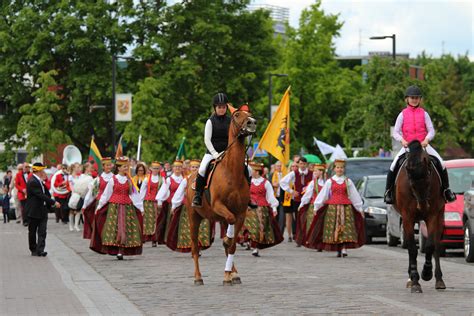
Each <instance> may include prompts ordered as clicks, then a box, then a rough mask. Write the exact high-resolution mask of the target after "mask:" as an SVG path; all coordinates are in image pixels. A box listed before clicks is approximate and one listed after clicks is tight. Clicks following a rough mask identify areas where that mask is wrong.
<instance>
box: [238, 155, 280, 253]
mask: <svg viewBox="0 0 474 316" xmlns="http://www.w3.org/2000/svg"><path fill="white" fill-rule="evenodd" d="M250 167H251V168H252V179H251V183H250V200H251V203H252V204H253V205H256V206H257V207H256V208H248V210H247V214H246V217H245V222H244V226H243V228H242V232H241V235H240V236H239V239H240V242H249V243H250V247H251V248H252V249H253V251H252V255H253V256H255V257H260V254H259V252H258V250H259V249H265V248H270V247H273V246H275V245H278V244H279V243H281V242H282V241H283V235H282V233H281V231H280V228H279V227H278V223H277V221H276V220H275V216H276V215H277V214H278V212H277V207H278V204H279V202H278V200H277V199H276V197H275V194H274V191H273V187H272V184H271V183H270V181H268V180H267V179H266V178H265V177H263V176H262V175H263V167H264V165H263V164H262V163H257V162H251V163H250Z"/></svg>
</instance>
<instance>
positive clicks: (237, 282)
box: [232, 277, 242, 284]
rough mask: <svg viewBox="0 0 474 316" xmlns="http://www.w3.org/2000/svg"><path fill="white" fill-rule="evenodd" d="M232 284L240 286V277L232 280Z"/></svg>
mask: <svg viewBox="0 0 474 316" xmlns="http://www.w3.org/2000/svg"><path fill="white" fill-rule="evenodd" d="M232 284H242V281H241V280H240V277H235V278H232Z"/></svg>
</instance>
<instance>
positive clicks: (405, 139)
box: [384, 86, 456, 204]
mask: <svg viewBox="0 0 474 316" xmlns="http://www.w3.org/2000/svg"><path fill="white" fill-rule="evenodd" d="M422 98H423V95H422V93H421V90H420V88H418V87H417V86H409V87H408V88H407V90H406V91H405V102H406V104H407V107H406V108H405V109H404V110H403V111H402V112H401V113H400V114H399V115H398V117H397V121H396V122H395V128H394V129H393V134H392V137H393V138H394V139H395V140H397V141H399V142H401V143H402V148H401V149H400V151H399V152H398V154H397V156H396V157H395V159H394V160H393V162H392V165H391V166H390V170H389V172H388V174H387V184H386V188H385V197H384V200H385V203H387V204H393V202H394V197H393V186H394V184H395V178H396V176H397V173H398V170H399V169H400V163H399V161H400V157H401V156H402V155H404V154H405V153H406V152H407V146H408V144H409V143H410V142H411V141H413V140H418V141H420V143H421V145H422V146H423V147H424V148H425V150H426V152H427V153H428V154H429V155H430V156H432V157H435V158H436V159H433V160H432V161H433V163H434V165H435V167H436V169H437V171H438V173H439V175H440V177H441V182H442V183H441V187H442V189H443V194H444V198H445V200H446V202H454V201H456V195H455V194H454V193H453V192H452V191H451V190H450V189H449V178H448V171H447V170H446V166H445V164H444V161H443V158H441V156H440V155H439V154H438V152H437V151H436V150H435V149H434V148H433V147H431V145H430V144H429V143H430V142H431V141H432V140H433V138H434V136H435V130H434V127H433V123H432V122H431V118H430V115H429V114H428V112H426V111H425V109H423V108H422V107H421V106H420V105H421V102H422Z"/></svg>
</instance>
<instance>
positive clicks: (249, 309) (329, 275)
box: [50, 221, 474, 315]
mask: <svg viewBox="0 0 474 316" xmlns="http://www.w3.org/2000/svg"><path fill="white" fill-rule="evenodd" d="M50 233H54V234H55V235H56V236H57V237H58V238H59V239H60V240H62V241H63V242H64V243H65V244H66V245H67V246H68V247H70V248H71V249H73V250H74V251H75V252H76V253H77V254H79V255H80V256H81V257H82V258H83V259H84V260H85V261H86V262H87V263H88V264H89V265H91V266H92V267H93V268H94V269H95V270H96V271H97V272H98V273H99V274H100V275H101V276H103V277H105V279H106V280H107V281H108V282H109V283H110V284H111V285H112V286H113V287H114V288H115V289H118V290H119V291H120V292H121V293H122V294H124V295H125V296H126V297H127V298H128V299H129V300H130V301H131V302H133V303H134V304H136V306H138V308H139V309H140V310H141V311H142V312H143V313H145V314H148V315H155V314H194V313H199V314H230V313H232V314H285V315H287V314H384V315H387V314H388V315H390V314H393V315H400V314H404V315H416V314H426V315H438V314H441V315H474V300H473V297H474V265H472V264H464V263H461V262H462V260H463V258H454V260H453V259H452V258H449V260H445V259H443V260H442V269H443V272H444V280H445V282H446V285H447V289H446V290H445V291H436V290H435V289H434V280H432V281H430V282H424V281H422V287H423V290H424V293H422V294H411V293H410V290H409V289H406V288H405V283H406V280H407V272H406V270H407V266H408V254H407V253H406V251H405V250H403V251H402V250H400V249H395V250H394V249H390V248H387V247H385V246H384V245H380V244H379V245H375V246H364V247H362V248H361V249H356V250H350V251H349V256H348V257H347V258H336V256H335V253H329V252H323V253H318V252H315V251H312V250H308V249H305V248H296V247H295V244H294V243H288V242H287V241H284V242H283V243H282V244H280V245H278V246H276V247H273V248H270V249H267V250H263V251H261V257H260V258H255V257H253V256H252V255H251V254H250V252H249V251H245V250H244V249H243V248H240V247H239V249H238V251H237V255H236V261H235V262H236V265H237V268H238V269H239V272H240V276H241V278H242V282H243V284H242V285H234V286H232V287H224V286H223V285H222V279H223V269H224V264H225V257H224V255H223V247H222V246H221V240H220V239H217V240H216V242H215V243H214V245H213V247H212V248H211V249H209V250H206V251H204V253H203V256H202V257H201V260H200V264H201V271H202V273H203V279H204V283H205V285H204V286H201V287H197V286H194V284H193V261H192V259H191V255H190V254H181V253H175V252H172V251H170V250H168V248H166V247H165V246H159V247H158V248H152V247H151V245H150V244H146V245H145V248H144V254H143V255H142V256H137V257H128V258H127V257H126V258H125V260H124V261H118V260H117V259H115V257H112V256H101V255H98V254H96V253H93V252H92V251H90V250H89V249H88V242H87V241H86V240H83V239H81V238H79V233H72V232H69V231H68V230H67V228H66V227H65V226H64V225H62V224H56V223H54V224H53V223H51V221H50ZM50 251H52V250H51V249H50ZM422 262H423V258H420V257H419V261H418V263H419V268H420V272H421V267H422Z"/></svg>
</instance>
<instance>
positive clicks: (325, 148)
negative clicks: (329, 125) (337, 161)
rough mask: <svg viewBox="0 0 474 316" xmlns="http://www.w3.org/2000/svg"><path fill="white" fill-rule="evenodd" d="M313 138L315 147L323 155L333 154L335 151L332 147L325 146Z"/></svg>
mask: <svg viewBox="0 0 474 316" xmlns="http://www.w3.org/2000/svg"><path fill="white" fill-rule="evenodd" d="M313 138H314V143H315V144H316V146H318V148H319V150H320V151H321V153H322V154H323V155H327V154H330V153H333V152H334V150H335V149H336V148H335V147H334V146H331V145H329V144H326V143H325V142H322V141H320V140H317V138H316V137H313Z"/></svg>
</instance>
